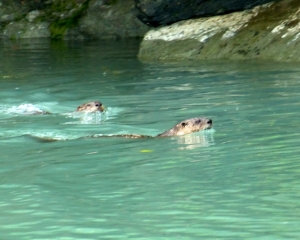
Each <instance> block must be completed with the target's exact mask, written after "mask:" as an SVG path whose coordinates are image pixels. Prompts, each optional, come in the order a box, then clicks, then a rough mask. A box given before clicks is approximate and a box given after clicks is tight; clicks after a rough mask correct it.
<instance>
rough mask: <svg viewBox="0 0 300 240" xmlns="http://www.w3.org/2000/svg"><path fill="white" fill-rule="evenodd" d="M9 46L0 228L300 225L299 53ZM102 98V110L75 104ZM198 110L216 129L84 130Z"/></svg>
mask: <svg viewBox="0 0 300 240" xmlns="http://www.w3.org/2000/svg"><path fill="white" fill-rule="evenodd" d="M0 45H1V47H0V51H1V54H0V59H1V60H0V89H1V92H0V130H1V131H0V150H1V158H0V173H1V175H0V196H1V197H0V226H1V227H0V239H7V240H10V239H18V240H23V239H24V240H25V239H30V240H32V239H65V240H72V239H80V240H81V239H264V240H265V239H272V240H274V239H299V238H300V230H299V225H300V218H299V216H300V210H299V209H300V202H299V198H300V180H299V173H300V162H299V152H300V151H299V144H300V138H299V126H300V120H299V117H298V114H299V107H300V104H299V99H300V77H299V73H300V70H299V66H298V65H297V64H292V63H289V64H279V63H270V62H255V61H253V62H198V63H192V62H187V63H184V64H182V63H169V64H166V63H165V64H162V63H159V62H157V63H141V62H139V61H138V60H137V59H136V57H135V56H136V54H137V51H138V41H135V40H133V41H117V42H111V41H110V42H108V41H107V42H105V41H104V42H84V43H62V42H49V41H48V40H43V41H41V40H40V41H32V40H30V41H28V42H26V41H21V42H10V41H8V42H2V43H1V44H0ZM93 100H99V101H101V102H102V103H103V104H104V105H105V107H106V109H107V111H106V113H105V114H76V113H74V110H75V109H76V107H77V106H78V105H80V104H82V103H84V102H88V101H93ZM36 109H41V110H45V111H49V112H51V114H49V115H31V114H26V111H29V113H30V111H31V110H36ZM196 116H206V117H209V118H212V119H213V124H214V125H213V130H209V131H205V132H199V133H193V134H191V135H186V136H181V137H173V138H172V137H171V138H149V139H125V138H115V137H112V138H101V137H100V138H89V137H88V136H90V135H93V134H100V135H101V134H105V135H107V134H120V133H137V134H147V135H153V136H154V135H156V134H158V133H160V132H163V131H164V130H166V129H168V128H170V127H172V126H173V125H174V124H175V123H177V122H179V121H181V120H183V119H186V118H191V117H196ZM40 138H48V139H54V140H57V141H54V142H43V141H40V140H39V139H40Z"/></svg>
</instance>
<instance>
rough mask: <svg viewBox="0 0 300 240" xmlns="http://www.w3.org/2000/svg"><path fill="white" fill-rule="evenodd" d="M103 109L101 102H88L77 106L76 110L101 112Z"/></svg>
mask: <svg viewBox="0 0 300 240" xmlns="http://www.w3.org/2000/svg"><path fill="white" fill-rule="evenodd" d="M104 110H105V108H104V106H103V104H102V103H101V102H98V101H95V102H88V103H84V104H82V105H80V106H78V107H77V110H76V111H77V112H97V111H100V112H103V111H104Z"/></svg>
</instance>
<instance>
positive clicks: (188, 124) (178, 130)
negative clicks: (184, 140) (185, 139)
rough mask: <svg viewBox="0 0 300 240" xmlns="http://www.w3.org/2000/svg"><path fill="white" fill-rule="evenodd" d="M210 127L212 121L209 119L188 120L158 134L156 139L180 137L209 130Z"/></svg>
mask: <svg viewBox="0 0 300 240" xmlns="http://www.w3.org/2000/svg"><path fill="white" fill-rule="evenodd" d="M211 127H212V120H211V119H209V118H199V117H196V118H190V119H186V120H183V121H181V122H180V123H177V124H176V125H175V126H174V127H172V128H171V129H169V130H167V131H165V132H163V133H160V134H158V135H157V137H170V136H181V135H185V134H189V133H192V132H199V131H201V130H205V129H210V128H211Z"/></svg>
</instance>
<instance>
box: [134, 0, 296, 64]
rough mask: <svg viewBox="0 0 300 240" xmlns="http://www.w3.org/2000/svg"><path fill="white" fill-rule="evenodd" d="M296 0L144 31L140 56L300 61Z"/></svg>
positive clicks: (165, 58) (284, 0) (166, 58)
mask: <svg viewBox="0 0 300 240" xmlns="http://www.w3.org/2000/svg"><path fill="white" fill-rule="evenodd" d="M299 32H300V2H299V1H298V0H282V1H279V2H275V3H270V4H266V5H263V6H261V7H256V8H254V9H253V10H251V11H243V12H236V13H231V14H227V15H222V16H215V17H210V18H198V19H192V20H186V21H181V22H178V23H174V24H172V25H170V26H167V27H161V28H158V29H152V30H150V31H149V32H148V33H147V34H146V35H145V37H144V39H143V41H142V43H141V46H140V51H139V58H140V59H141V60H147V61H149V60H151V61H152V60H168V61H169V60H203V59H234V60H236V59H272V60H278V61H300V33H299Z"/></svg>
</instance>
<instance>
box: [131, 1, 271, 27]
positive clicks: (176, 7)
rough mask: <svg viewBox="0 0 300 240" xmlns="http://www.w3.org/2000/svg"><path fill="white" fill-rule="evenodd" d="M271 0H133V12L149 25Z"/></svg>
mask: <svg viewBox="0 0 300 240" xmlns="http://www.w3.org/2000/svg"><path fill="white" fill-rule="evenodd" d="M271 1H273V0H229V1H225V0H185V1H182V0H135V14H136V16H137V17H138V18H139V19H140V20H141V21H142V22H144V23H145V24H148V25H150V26H154V27H156V26H160V25H168V24H171V23H174V22H178V21H180V20H185V19H190V18H196V17H203V16H214V15H219V14H225V13H230V12H234V11H239V10H245V9H250V8H253V7H255V6H257V5H261V4H264V3H268V2H271Z"/></svg>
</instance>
